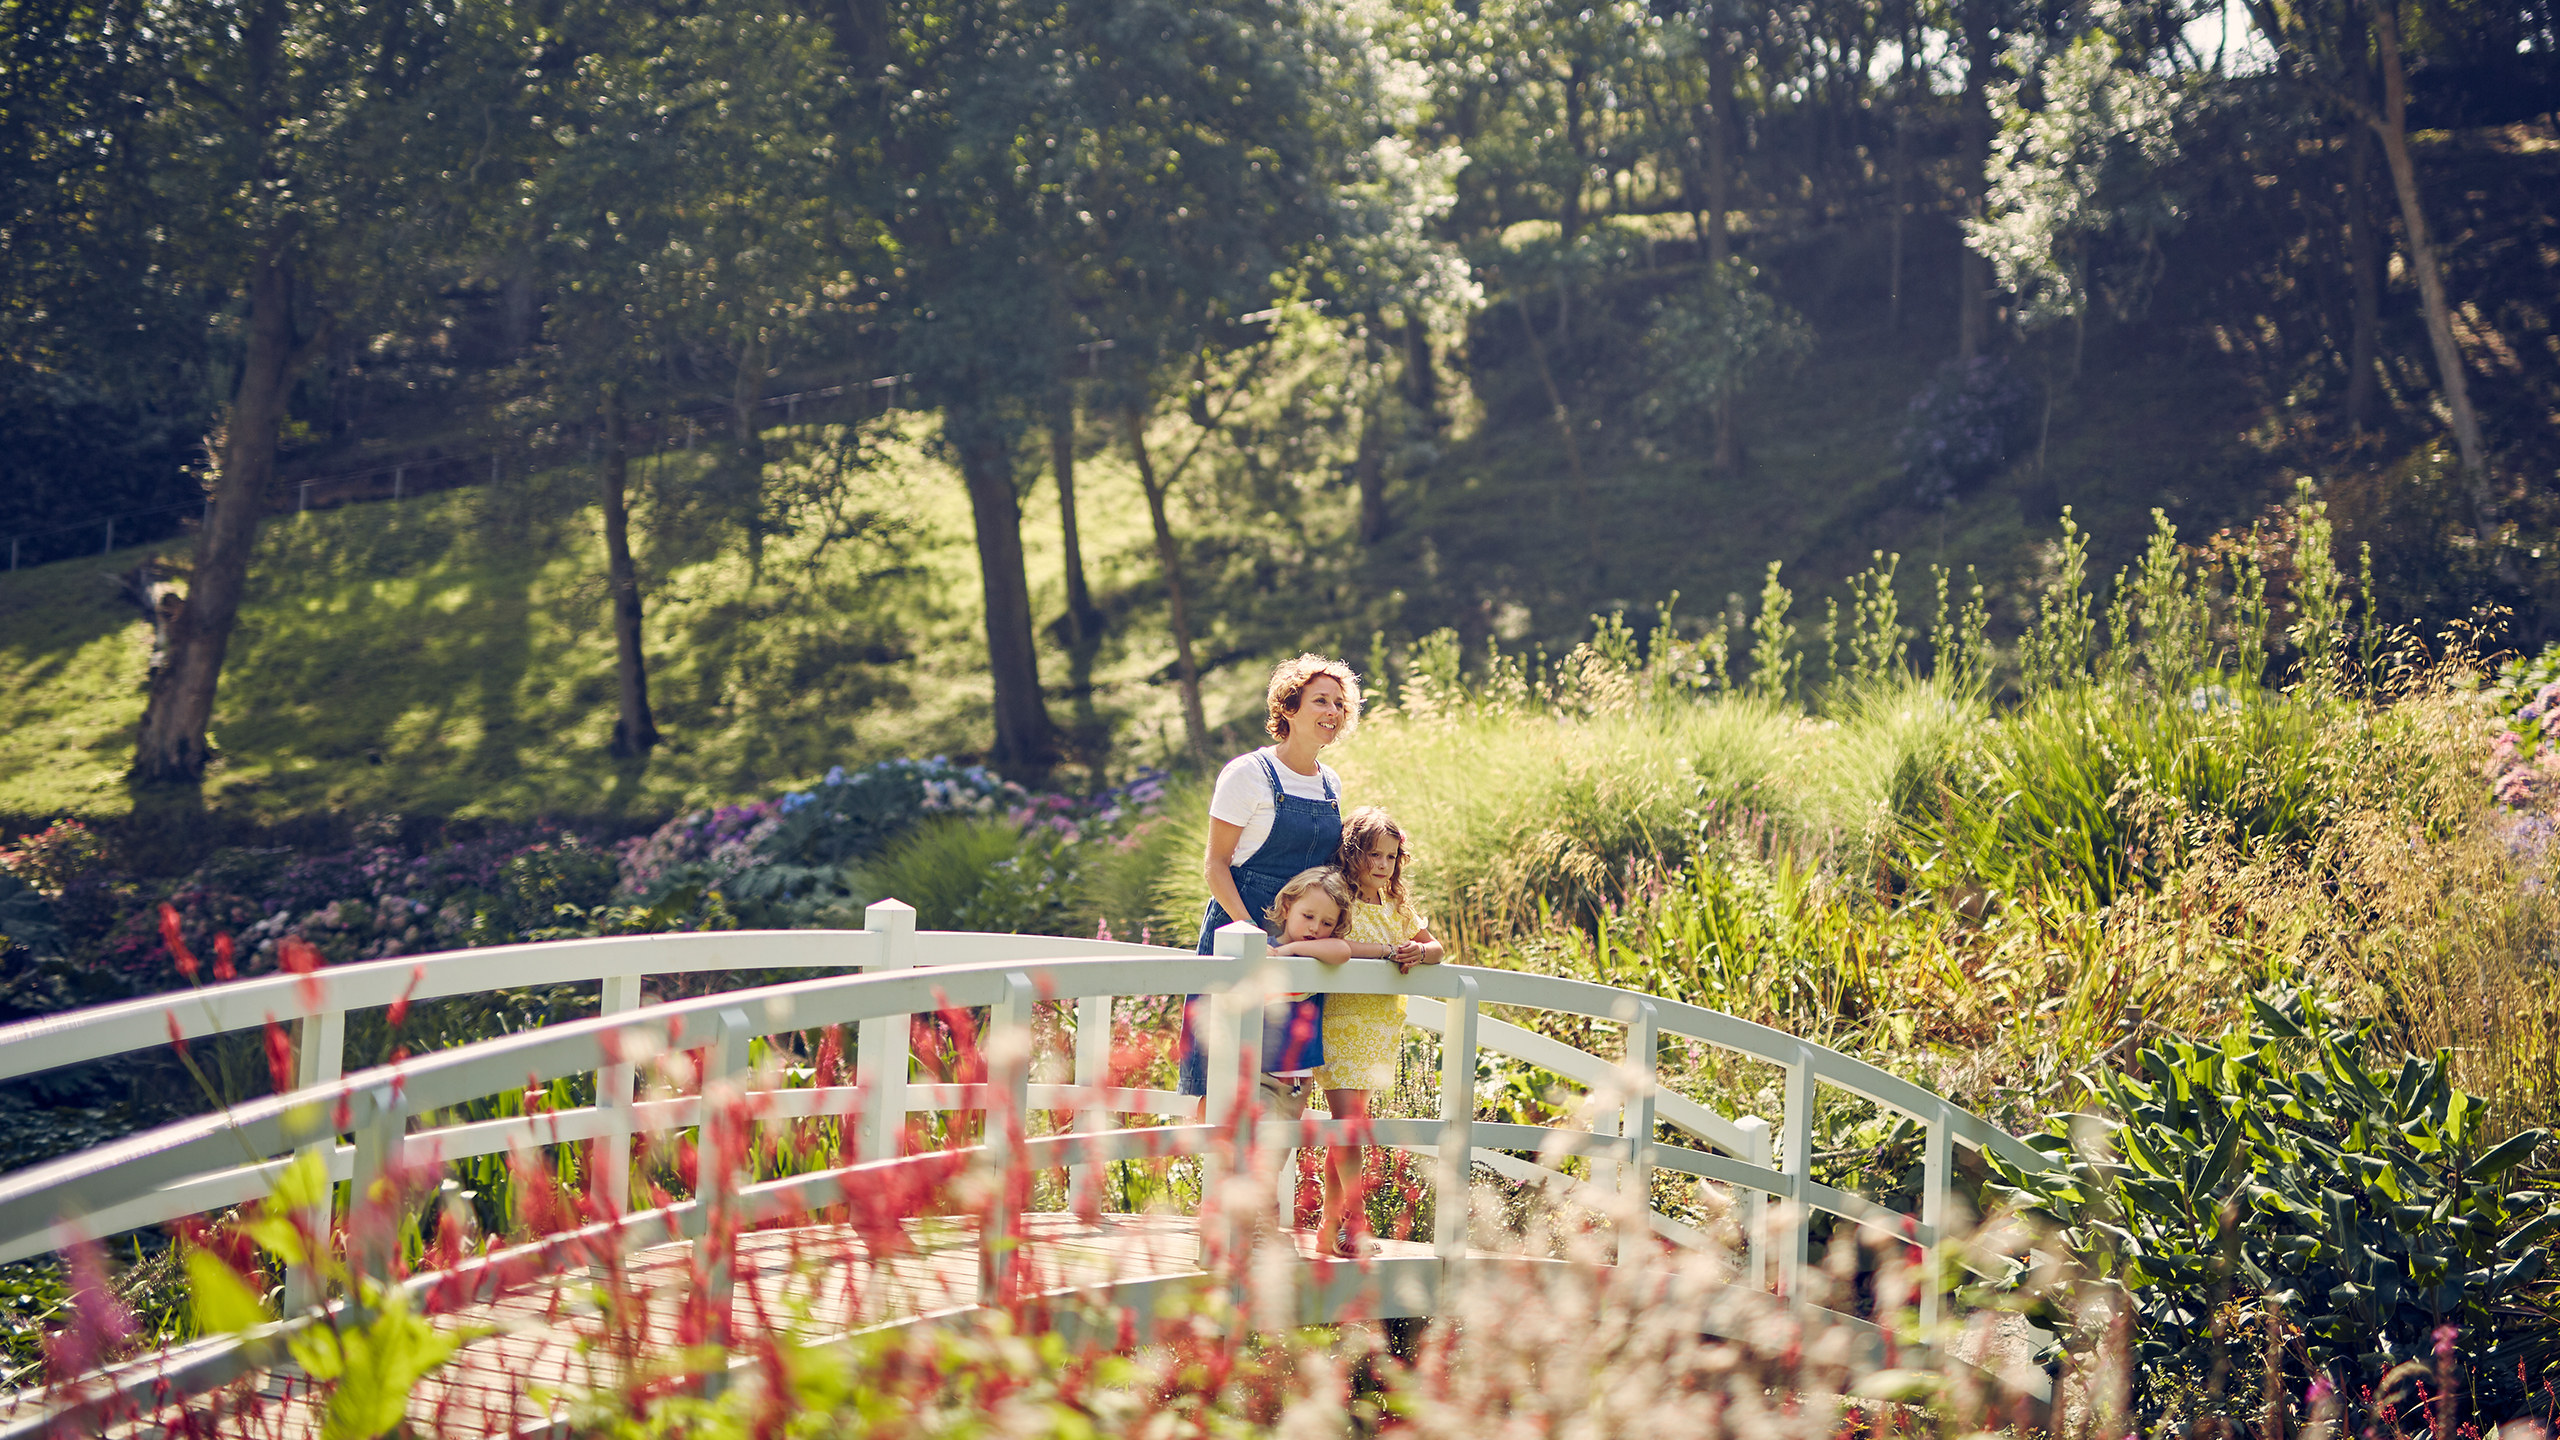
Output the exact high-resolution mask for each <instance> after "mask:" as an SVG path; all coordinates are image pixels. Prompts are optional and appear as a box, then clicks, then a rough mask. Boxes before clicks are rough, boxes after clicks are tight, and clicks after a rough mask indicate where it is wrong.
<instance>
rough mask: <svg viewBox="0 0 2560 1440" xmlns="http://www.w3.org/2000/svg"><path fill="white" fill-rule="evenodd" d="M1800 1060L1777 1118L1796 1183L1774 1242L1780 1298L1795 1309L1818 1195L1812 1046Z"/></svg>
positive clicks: (1788, 1171) (1783, 1164) (1785, 1169)
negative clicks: (1813, 1204) (1811, 1203)
mask: <svg viewBox="0 0 2560 1440" xmlns="http://www.w3.org/2000/svg"><path fill="white" fill-rule="evenodd" d="M1795 1052H1796V1055H1795V1061H1794V1063H1792V1064H1790V1065H1788V1066H1787V1108H1786V1113H1784V1114H1782V1115H1780V1116H1779V1117H1778V1123H1779V1124H1780V1125H1781V1126H1782V1127H1784V1129H1783V1131H1782V1133H1781V1136H1780V1139H1779V1143H1778V1168H1779V1170H1780V1171H1781V1172H1782V1173H1784V1174H1785V1175H1786V1177H1787V1178H1788V1179H1789V1180H1790V1181H1792V1182H1794V1183H1793V1185H1792V1186H1791V1187H1790V1193H1789V1194H1788V1196H1787V1200H1788V1204H1787V1207H1786V1210H1785V1213H1784V1215H1783V1216H1782V1217H1781V1219H1780V1221H1779V1223H1778V1226H1777V1234H1776V1236H1775V1237H1774V1239H1775V1241H1776V1245H1777V1251H1778V1293H1779V1294H1780V1295H1782V1296H1784V1297H1786V1299H1787V1300H1788V1301H1789V1302H1790V1303H1793V1304H1802V1303H1803V1302H1804V1298H1805V1294H1804V1267H1805V1258H1806V1244H1807V1242H1808V1240H1809V1238H1810V1231H1809V1227H1808V1226H1807V1224H1806V1222H1807V1221H1808V1220H1810V1219H1811V1218H1812V1214H1813V1212H1812V1210H1811V1208H1810V1206H1809V1204H1808V1202H1809V1201H1810V1200H1811V1199H1812V1196H1813V1192H1812V1189H1811V1188H1810V1187H1811V1186H1812V1184H1813V1047H1812V1046H1811V1045H1808V1044H1805V1043H1804V1042H1803V1041H1801V1040H1799V1041H1797V1042H1796V1046H1795Z"/></svg>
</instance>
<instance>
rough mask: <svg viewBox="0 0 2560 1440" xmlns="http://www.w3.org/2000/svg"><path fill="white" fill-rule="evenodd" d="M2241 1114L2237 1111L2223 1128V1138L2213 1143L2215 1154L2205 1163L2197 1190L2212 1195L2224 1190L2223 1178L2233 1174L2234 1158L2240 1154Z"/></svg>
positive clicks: (2197, 1182) (2198, 1179)
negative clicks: (2232, 1161)
mask: <svg viewBox="0 0 2560 1440" xmlns="http://www.w3.org/2000/svg"><path fill="white" fill-rule="evenodd" d="M2240 1130H2241V1116H2240V1112H2237V1111H2235V1112H2234V1113H2233V1114H2232V1116H2231V1119H2230V1121H2229V1122H2228V1123H2227V1124H2225V1125H2224V1126H2223V1127H2222V1138H2221V1139H2219V1140H2217V1141H2215V1142H2214V1143H2213V1154H2212V1155H2210V1156H2209V1157H2207V1158H2206V1160H2205V1162H2204V1173H2203V1174H2202V1175H2201V1176H2200V1177H2198V1178H2197V1180H2196V1189H2198V1190H2200V1191H2202V1192H2204V1193H2205V1194H2208V1195H2210V1194H2212V1193H2213V1192H2214V1191H2216V1190H2219V1189H2221V1188H2222V1178H2223V1177H2224V1176H2225V1175H2228V1174H2229V1173H2231V1160H2232V1157H2233V1156H2235V1155H2237V1154H2239V1153H2240Z"/></svg>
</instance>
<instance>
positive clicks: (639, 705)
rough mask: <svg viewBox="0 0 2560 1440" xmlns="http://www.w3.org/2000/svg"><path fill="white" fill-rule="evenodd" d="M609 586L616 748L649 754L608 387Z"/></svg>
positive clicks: (625, 486)
mask: <svg viewBox="0 0 2560 1440" xmlns="http://www.w3.org/2000/svg"><path fill="white" fill-rule="evenodd" d="M600 468H601V473H600V477H599V478H600V479H601V480H602V481H603V488H604V565H605V588H606V590H607V592H608V593H609V594H610V596H611V598H612V604H613V664H614V674H615V678H616V679H617V680H618V681H619V682H620V685H619V688H620V692H621V698H622V706H621V712H620V713H619V714H618V715H617V716H616V717H615V719H614V722H613V753H614V754H616V755H620V756H625V757H629V756H634V755H646V754H648V753H649V751H650V750H651V749H653V748H655V747H656V745H657V743H658V722H657V719H656V717H654V716H652V715H651V714H650V713H649V661H648V656H647V655H646V654H644V653H643V652H642V650H641V649H640V572H639V569H638V568H637V567H636V566H634V565H633V564H632V563H631V506H630V479H631V456H630V452H629V451H627V450H626V449H625V448H624V447H623V437H622V397H620V396H619V395H617V394H615V393H614V392H613V391H612V390H611V389H607V390H606V391H605V392H604V464H603V465H602V467H600Z"/></svg>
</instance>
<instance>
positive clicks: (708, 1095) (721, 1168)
mask: <svg viewBox="0 0 2560 1440" xmlns="http://www.w3.org/2000/svg"><path fill="white" fill-rule="evenodd" d="M754 1038H755V1026H754V1023H753V1022H751V1021H749V1020H748V1019H747V1012H746V1011H744V1010H723V1011H721V1012H720V1019H719V1022H718V1027H717V1029H716V1030H715V1031H714V1032H713V1037H712V1041H711V1046H710V1049H709V1051H708V1053H706V1054H705V1055H704V1056H703V1065H702V1079H701V1084H700V1086H699V1087H697V1088H698V1089H699V1090H700V1092H701V1102H702V1127H701V1130H700V1132H699V1133H698V1134H697V1135H696V1136H695V1138H694V1162H695V1163H694V1172H693V1173H694V1186H693V1209H692V1210H691V1211H690V1212H688V1213H687V1215H686V1217H685V1227H684V1228H685V1233H686V1234H688V1235H690V1236H691V1237H692V1238H693V1256H694V1266H695V1271H696V1273H698V1274H700V1275H701V1276H702V1298H703V1304H704V1306H705V1308H707V1309H708V1310H709V1311H710V1317H711V1328H710V1334H709V1335H708V1336H707V1337H706V1338H707V1339H708V1341H709V1342H710V1343H711V1344H712V1345H713V1346H714V1347H716V1348H718V1349H720V1350H723V1351H726V1350H727V1349H728V1348H729V1342H730V1338H731V1337H730V1320H731V1316H730V1311H731V1310H732V1309H733V1308H734V1296H735V1293H736V1288H737V1276H736V1274H735V1273H734V1265H733V1262H734V1261H735V1259H736V1255H737V1248H738V1215H737V1205H738V1188H739V1185H740V1184H741V1182H742V1179H743V1177H742V1176H741V1175H740V1173H739V1172H738V1170H737V1169H735V1168H733V1167H732V1166H731V1165H730V1163H729V1161H728V1158H727V1157H728V1154H729V1152H730V1151H731V1150H740V1151H743V1150H744V1149H745V1148H746V1147H747V1146H748V1145H749V1144H750V1143H752V1142H753V1140H754V1138H755V1137H754V1128H755V1127H754V1124H753V1122H752V1121H750V1120H749V1119H748V1118H747V1116H746V1114H745V1108H746V1092H747V1090H748V1088H749V1086H750V1085H752V1084H753V1083H754V1082H753V1077H752V1076H751V1075H750V1074H749V1073H748V1068H747V1057H748V1054H749V1042H750V1041H752V1040H753V1039H754ZM742 1130H743V1131H744V1132H745V1133H743V1134H742V1133H740V1132H741V1131H742ZM725 1378H726V1377H725V1374H723V1375H712V1376H707V1377H705V1380H704V1384H705V1387H706V1389H708V1390H712V1391H717V1390H718V1389H719V1388H720V1385H721V1383H722V1381H723V1380H724V1379H725Z"/></svg>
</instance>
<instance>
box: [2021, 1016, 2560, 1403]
mask: <svg viewBox="0 0 2560 1440" xmlns="http://www.w3.org/2000/svg"><path fill="white" fill-rule="evenodd" d="M2251 1011H2252V1014H2253V1015H2254V1017H2255V1021H2256V1023H2255V1024H2254V1025H2253V1026H2252V1027H2251V1028H2250V1029H2249V1030H2247V1031H2245V1032H2235V1033H2233V1034H2231V1035H2228V1036H2225V1037H2224V1038H2223V1040H2222V1042H2221V1043H2220V1044H2219V1045H2216V1046H2210V1047H2208V1046H2200V1045H2197V1044H2194V1043H2191V1042H2188V1041H2184V1040H2171V1041H2166V1042H2163V1043H2161V1044H2158V1045H2154V1046H2152V1047H2150V1048H2148V1049H2145V1050H2143V1051H2142V1052H2140V1053H2139V1054H2137V1055H2135V1056H2133V1057H2132V1059H2131V1061H2130V1063H2129V1064H2128V1066H2127V1067H2126V1068H2127V1070H2128V1071H2130V1072H2132V1073H2122V1072H2116V1071H2108V1072H2104V1073H2100V1074H2096V1075H2092V1076H2089V1077H2087V1079H2088V1083H2089V1088H2090V1090H2091V1091H2092V1093H2093V1094H2095V1095H2096V1096H2097V1097H2099V1098H2100V1099H2101V1100H2102V1101H2103V1102H2104V1108H2105V1110H2106V1111H2107V1112H2108V1113H2107V1114H2106V1115H2104V1116H2103V1117H2100V1116H2088V1115H2073V1116H2062V1117H2057V1118H2056V1119H2055V1121H2054V1122H2053V1123H2052V1126H2051V1132H2052V1133H2051V1134H2049V1135H2045V1136H2040V1137H2038V1138H2037V1148H2038V1149H2039V1150H2042V1151H2043V1152H2044V1153H2046V1154H2048V1155H2051V1156H2053V1157H2055V1159H2056V1161H2057V1162H2058V1164H2057V1168H2055V1169H2054V1170H2052V1171H2049V1172H2044V1173H2029V1172H2024V1171H2020V1170H2017V1169H2014V1168H2012V1167H2007V1166H2000V1165H1999V1163H1998V1162H1997V1161H1994V1162H1993V1163H1994V1165H1995V1166H1996V1167H1997V1168H1999V1170H2000V1171H2001V1175H2002V1180H2003V1182H2004V1183H2005V1185H2006V1186H2007V1187H2009V1194H2010V1195H2011V1197H2012V1198H2013V1199H2015V1200H2016V1201H2018V1202H2019V1203H2021V1204H2023V1205H2024V1206H2026V1207H2027V1208H2029V1209H2030V1210H2032V1211H2035V1212H2038V1213H2041V1214H2042V1215H2044V1216H2046V1217H2049V1218H2050V1219H2051V1220H2052V1221H2054V1222H2055V1223H2056V1224H2058V1225H2059V1226H2060V1227H2061V1228H2062V1231H2063V1238H2064V1239H2065V1240H2066V1241H2067V1242H2068V1243H2069V1244H2070V1245H2071V1247H2072V1248H2073V1249H2074V1250H2075V1251H2076V1252H2077V1253H2079V1254H2080V1255H2081V1256H2083V1257H2084V1259H2085V1261H2086V1263H2087V1265H2088V1266H2089V1268H2090V1269H2091V1270H2092V1271H2093V1272H2094V1278H2095V1279H2096V1280H2098V1281H2099V1282H2101V1283H2113V1284H2120V1285H2122V1286H2123V1287H2124V1288H2125V1290H2126V1291H2127V1293H2129V1294H2130V1296H2131V1297H2132V1299H2133V1301H2134V1303H2135V1305H2136V1306H2137V1307H2138V1308H2139V1311H2140V1318H2141V1321H2142V1325H2141V1339H2140V1342H2139V1359H2140V1363H2141V1379H2142V1382H2143V1383H2144V1385H2145V1386H2146V1387H2150V1388H2151V1389H2152V1390H2153V1392H2154V1393H2155V1394H2157V1393H2160V1392H2162V1391H2164V1390H2166V1389H2167V1388H2169V1387H2173V1386H2176V1385H2178V1384H2180V1383H2181V1382H2189V1381H2193V1380H2196V1379H2199V1378H2201V1377H2203V1376H2205V1375H2207V1374H2209V1373H2211V1372H2212V1370H2213V1368H2214V1365H2215V1363H2216V1361H2217V1359H2218V1358H2220V1357H2218V1356H2217V1354H2216V1347H2218V1346H2219V1345H2221V1344H2222V1343H2223V1341H2222V1339H2221V1337H2220V1336H2219V1335H2218V1334H2217V1333H2216V1327H2215V1321H2214V1314H2215V1312H2216V1311H2217V1310H2218V1309H2220V1308H2222V1307H2223V1306H2225V1305H2227V1304H2232V1303H2238V1302H2248V1303H2249V1304H2250V1305H2251V1306H2252V1307H2254V1306H2256V1305H2258V1304H2262V1303H2270V1302H2271V1303H2273V1304H2275V1305H2277V1306H2278V1307H2280V1308H2281V1310H2282V1311H2283V1312H2284V1314H2285V1317H2286V1319H2287V1322H2288V1324H2290V1325H2292V1326H2295V1327H2298V1329H2299V1331H2300V1335H2301V1341H2302V1349H2301V1351H2300V1352H2299V1353H2300V1354H2302V1355H2303V1356H2305V1357H2306V1358H2307V1359H2308V1360H2309V1361H2310V1363H2311V1364H2312V1365H2313V1366H2314V1367H2316V1368H2318V1369H2320V1370H2322V1371H2325V1372H2328V1373H2329V1374H2330V1376H2331V1379H2332V1381H2333V1383H2336V1384H2338V1385H2339V1387H2340V1389H2341V1390H2342V1391H2343V1392H2344V1393H2347V1394H2350V1395H2354V1394H2362V1393H2366V1392H2367V1391H2368V1390H2369V1389H2370V1388H2371V1387H2372V1386H2373V1385H2374V1384H2375V1383H2376V1382H2378V1381H2380V1380H2381V1378H2382V1377H2383V1375H2385V1374H2386V1373H2387V1372H2388V1371H2389V1370H2390V1369H2391V1368H2392V1367H2393V1366H2395V1365H2397V1364H2399V1363H2401V1362H2403V1361H2407V1360H2410V1359H2414V1358H2421V1357H2425V1356H2429V1355H2430V1352H2431V1347H2432V1340H2433V1336H2434V1334H2435V1333H2436V1331H2437V1329H2438V1327H2440V1326H2443V1325H2448V1324H2449V1325H2452V1326H2454V1327H2456V1329H2457V1330H2458V1331H2459V1332H2460V1334H2461V1335H2462V1337H2463V1340H2462V1352H2463V1354H2464V1356H2465V1358H2466V1359H2467V1360H2469V1361H2470V1362H2471V1364H2472V1367H2473V1373H2472V1377H2471V1379H2470V1381H2469V1382H2468V1383H2467V1384H2466V1386H2465V1388H2464V1394H2465V1396H2466V1397H2467V1398H2468V1399H2469V1401H2470V1402H2471V1403H2472V1404H2473V1405H2475V1406H2476V1407H2477V1408H2479V1409H2480V1410H2481V1412H2482V1413H2483V1414H2484V1415H2486V1416H2488V1417H2489V1418H2492V1419H2495V1418H2500V1417H2502V1415H2503V1413H2504V1410H2503V1409H2502V1407H2505V1406H2507V1405H2509V1404H2511V1403H2513V1402H2515V1401H2517V1400H2519V1399H2520V1398H2521V1397H2522V1395H2523V1394H2525V1393H2527V1392H2528V1391H2529V1390H2531V1389H2532V1388H2534V1387H2536V1386H2538V1385H2539V1383H2540V1382H2541V1380H2542V1378H2543V1377H2544V1376H2545V1375H2547V1374H2549V1373H2550V1371H2551V1367H2552V1365H2553V1363H2554V1359H2555V1357H2554V1355H2553V1353H2552V1347H2551V1346H2550V1345H2549V1343H2548V1342H2547V1341H2545V1340H2541V1339H2537V1338H2536V1336H2537V1335H2547V1333H2548V1331H2549V1327H2550V1324H2551V1320H2552V1311H2553V1296H2552V1293H2551V1287H2550V1286H2549V1285H2548V1284H2547V1283H2546V1281H2545V1276H2546V1275H2547V1274H2548V1273H2549V1270H2550V1256H2549V1251H2548V1237H2549V1236H2551V1235H2552V1234H2553V1233H2554V1232H2555V1231H2560V1201H2555V1198H2554V1196H2553V1195H2552V1193H2550V1191H2548V1190H2547V1189H2545V1188H2543V1187H2542V1186H2541V1185H2540V1184H2539V1183H2538V1182H2539V1181H2540V1179H2541V1178H2542V1177H2541V1174H2540V1172H2539V1171H2536V1170H2534V1169H2533V1162H2534V1157H2535V1155H2536V1152H2537V1151H2538V1150H2539V1149H2540V1148H2541V1146H2542V1145H2543V1143H2544V1141H2545V1140H2546V1139H2547V1138H2548V1137H2547V1136H2546V1135H2545V1133H2544V1132H2542V1131H2539V1130H2529V1131H2525V1132H2522V1133H2520V1134H2516V1135H2512V1136H2508V1137H2505V1138H2503V1139H2501V1140H2498V1141H2497V1142H2496V1143H2495V1144H2491V1145H2487V1146H2486V1147H2485V1148H2484V1147H2483V1145H2482V1141H2483V1139H2484V1137H2483V1136H2482V1135H2481V1134H2480V1127H2481V1122H2482V1113H2483V1112H2482V1109H2481V1107H2480V1105H2479V1103H2478V1102H2477V1101H2476V1100H2475V1099H2474V1098H2473V1097H2471V1096H2469V1095H2466V1094H2464V1093H2463V1092H2462V1091H2460V1090H2458V1089H2456V1088H2455V1087H2454V1086H2453V1084H2452V1081H2451V1078H2450V1074H2449V1060H2450V1057H2448V1056H2445V1055H2442V1054H2439V1055H2437V1056H2435V1057H2433V1058H2431V1059H2420V1058H2418V1057H2416V1056H2404V1057H2402V1058H2401V1059H2400V1060H2399V1062H2398V1063H2397V1064H2396V1065H2391V1066H2388V1067H2383V1066H2378V1065H2376V1064H2375V1063H2373V1062H2372V1061H2371V1060H2369V1059H2368V1056H2367V1051H2368V1049H2369V1047H2370V1045H2371V1043H2372V1042H2371V1039H2370V1036H2369V1035H2368V1034H2367V1028H2369V1027H2350V1026H2346V1025H2342V1024H2340V1023H2337V1022H2335V1021H2333V1020H2330V1019H2328V1018H2327V1017H2325V1016H2323V1015H2321V1014H2320V1013H2319V1012H2318V1011H2317V1010H2316V1009H2315V1008H2313V1007H2311V1006H2309V1005H2307V1004H2306V1003H2305V1002H2304V1001H2303V999H2302V998H2301V997H2300V996H2298V995H2294V994H2290V993H2284V992H2276V993H2271V994H2267V995H2262V996H2259V997H2257V999H2256V1000H2255V1001H2253V1003H2252V1006H2251ZM2306 1061H2307V1062H2309V1064H2307V1065H2306V1064H2305V1063H2304V1062H2306ZM2520 1176H2521V1177H2522V1178H2521V1179H2519V1177H2520ZM2064 1303H2067V1301H2066V1302H2064ZM2064 1315H2065V1312H2064V1309H2063V1308H2062V1305H2061V1304H2057V1306H2056V1309H2055V1311H2054V1313H2053V1315H2052V1316H2051V1317H2050V1318H2053V1319H2056V1320H2061V1319H2064ZM2428 1363H2430V1364H2432V1363H2433V1361H2432V1359H2431V1358H2430V1359H2429V1362H2428Z"/></svg>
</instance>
